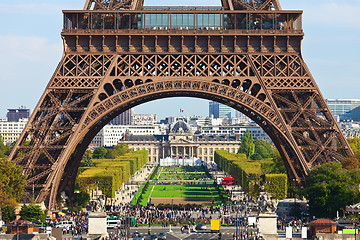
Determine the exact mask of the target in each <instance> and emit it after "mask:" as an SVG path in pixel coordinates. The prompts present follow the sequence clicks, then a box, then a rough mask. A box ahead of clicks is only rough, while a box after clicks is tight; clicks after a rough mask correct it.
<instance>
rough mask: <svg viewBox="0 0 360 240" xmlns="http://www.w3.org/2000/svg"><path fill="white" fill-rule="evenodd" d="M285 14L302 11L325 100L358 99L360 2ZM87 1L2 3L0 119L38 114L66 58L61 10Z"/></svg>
mask: <svg viewBox="0 0 360 240" xmlns="http://www.w3.org/2000/svg"><path fill="white" fill-rule="evenodd" d="M280 1H281V4H282V6H283V8H284V9H302V10H304V15H303V28H304V31H305V38H304V41H303V57H304V59H305V61H306V63H307V65H308V67H309V68H310V71H311V73H312V74H313V76H314V78H315V80H316V82H317V84H318V85H319V87H320V89H321V91H322V94H323V95H324V97H325V98H360V93H359V92H360V85H359V84H358V82H359V76H358V69H359V68H360V58H359V57H358V55H359V53H360V44H359V43H360V24H359V23H358V15H359V12H360V1H359V0H317V1H314V0H302V1H298V0H280ZM84 2H85V0H61V1H56V0H47V1H45V0H1V2H0V84H1V85H0V93H1V100H0V118H5V115H6V111H7V108H18V107H19V106H26V107H29V108H30V109H32V110H33V109H34V107H35V106H36V104H37V102H38V100H39V98H40V97H41V94H42V93H43V91H44V89H45V87H46V85H47V83H48V82H49V80H50V78H51V76H52V74H53V73H54V71H55V68H56V66H57V65H58V63H59V61H60V59H61V57H62V52H63V47H62V41H61V38H60V32H61V28H62V13H61V10H63V9H82V8H83V5H84ZM164 2H165V1H159V0H145V5H148V6H149V5H194V3H195V5H220V0H197V1H193V0H178V1H171V0H169V1H168V2H167V3H166V4H164ZM180 108H182V109H184V110H185V112H184V114H186V115H207V113H208V104H207V101H205V100H198V99H189V98H181V99H179V98H175V99H163V100H158V101H154V102H150V103H147V104H144V105H141V106H139V107H137V108H136V109H135V112H136V113H156V114H158V115H159V117H160V118H162V117H165V116H171V115H175V116H176V115H178V114H179V109H180Z"/></svg>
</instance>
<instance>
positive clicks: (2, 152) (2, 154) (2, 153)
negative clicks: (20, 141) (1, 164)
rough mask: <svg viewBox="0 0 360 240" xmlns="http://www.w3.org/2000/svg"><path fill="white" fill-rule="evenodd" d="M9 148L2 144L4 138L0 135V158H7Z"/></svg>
mask: <svg viewBox="0 0 360 240" xmlns="http://www.w3.org/2000/svg"><path fill="white" fill-rule="evenodd" d="M9 150H10V146H8V145H5V144H4V138H3V137H2V136H1V135H0V158H7V157H8V154H9Z"/></svg>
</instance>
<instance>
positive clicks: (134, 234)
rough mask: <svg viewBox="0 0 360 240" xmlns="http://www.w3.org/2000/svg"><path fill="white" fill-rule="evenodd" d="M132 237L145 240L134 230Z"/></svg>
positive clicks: (136, 239) (135, 239)
mask: <svg viewBox="0 0 360 240" xmlns="http://www.w3.org/2000/svg"><path fill="white" fill-rule="evenodd" d="M132 239H134V240H145V237H144V236H143V235H142V234H141V233H139V232H138V231H136V232H133V234H132Z"/></svg>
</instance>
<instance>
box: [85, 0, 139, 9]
mask: <svg viewBox="0 0 360 240" xmlns="http://www.w3.org/2000/svg"><path fill="white" fill-rule="evenodd" d="M143 3H144V0H86V3H85V6H84V10H121V9H129V10H140V9H141V8H142V6H143Z"/></svg>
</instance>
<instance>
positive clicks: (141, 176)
mask: <svg viewBox="0 0 360 240" xmlns="http://www.w3.org/2000/svg"><path fill="white" fill-rule="evenodd" d="M153 169H154V166H150V165H144V166H143V167H142V168H141V169H140V170H139V171H137V172H136V173H135V174H134V175H133V176H131V177H130V179H129V181H128V182H127V183H125V184H123V185H122V186H121V188H120V189H119V191H118V192H115V198H114V199H112V201H113V204H115V205H118V204H120V203H122V204H127V203H130V202H131V200H132V199H133V197H134V196H135V194H136V192H137V191H138V190H139V188H140V184H139V183H138V184H136V183H134V184H131V182H132V181H134V182H143V181H146V180H147V179H148V177H149V176H150V174H151V172H152V171H153ZM110 201H111V200H110Z"/></svg>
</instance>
